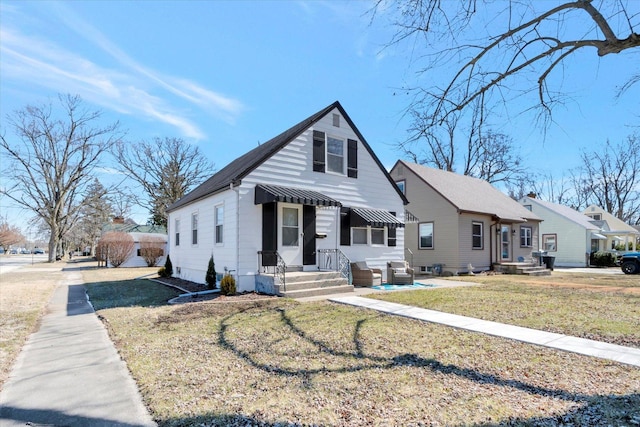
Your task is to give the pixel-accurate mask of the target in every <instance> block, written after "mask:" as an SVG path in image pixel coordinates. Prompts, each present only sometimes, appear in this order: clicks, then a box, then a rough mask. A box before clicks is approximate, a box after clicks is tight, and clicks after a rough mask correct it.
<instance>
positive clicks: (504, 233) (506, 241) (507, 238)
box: [500, 225, 511, 261]
mask: <svg viewBox="0 0 640 427" xmlns="http://www.w3.org/2000/svg"><path fill="white" fill-rule="evenodd" d="M500 240H501V246H500V259H501V260H502V261H509V260H510V259H511V227H510V226H508V225H503V226H502V227H501V228H500Z"/></svg>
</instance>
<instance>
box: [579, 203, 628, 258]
mask: <svg viewBox="0 0 640 427" xmlns="http://www.w3.org/2000/svg"><path fill="white" fill-rule="evenodd" d="M583 213H584V214H585V215H587V216H588V217H590V218H591V219H593V220H595V221H603V223H602V228H603V231H602V233H601V234H602V235H604V237H605V238H606V240H605V244H604V250H613V249H615V248H616V247H623V248H624V249H622V250H623V251H633V252H635V251H636V249H637V248H638V247H639V246H638V239H640V232H638V230H636V228H635V227H633V226H632V225H629V224H627V223H626V222H624V221H622V220H621V219H619V218H616V217H615V216H613V215H611V214H610V213H609V212H607V211H605V210H604V209H603V208H601V207H600V206H596V205H591V206H588V207H587V208H586V209H585V210H584V211H583Z"/></svg>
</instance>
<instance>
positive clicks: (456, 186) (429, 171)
mask: <svg viewBox="0 0 640 427" xmlns="http://www.w3.org/2000/svg"><path fill="white" fill-rule="evenodd" d="M399 164H401V165H403V166H404V167H405V168H406V169H409V170H411V171H412V172H413V173H414V174H415V175H416V176H417V177H418V178H419V179H420V180H421V181H423V182H424V183H425V184H426V185H428V186H430V187H431V188H433V190H434V191H436V192H437V193H438V194H440V195H441V196H442V197H443V198H444V199H445V200H447V201H448V202H449V203H451V204H452V205H453V206H454V207H455V208H457V209H458V211H460V212H467V213H479V214H485V215H492V216H494V217H497V218H499V219H503V220H508V221H519V222H520V221H528V220H532V221H542V219H541V218H540V217H539V216H537V215H536V214H534V213H533V212H531V211H529V210H528V209H526V208H525V207H524V206H522V205H521V204H520V203H518V202H516V201H515V200H513V199H512V198H511V197H509V196H507V195H506V194H504V193H503V192H501V191H499V190H497V189H496V188H494V187H493V186H492V185H491V184H489V183H488V182H487V181H484V180H482V179H478V178H472V177H470V176H466V175H459V174H457V173H453V172H447V171H444V170H441V169H435V168H429V167H426V166H422V165H419V164H416V163H408V162H405V161H403V160H398V162H397V163H396V164H395V166H394V167H393V169H395V168H396V167H397V166H398V165H399Z"/></svg>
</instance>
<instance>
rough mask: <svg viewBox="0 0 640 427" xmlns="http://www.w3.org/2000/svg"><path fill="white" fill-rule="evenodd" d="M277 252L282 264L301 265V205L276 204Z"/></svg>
mask: <svg viewBox="0 0 640 427" xmlns="http://www.w3.org/2000/svg"><path fill="white" fill-rule="evenodd" d="M278 209H279V212H278V214H279V215H278V231H279V234H280V236H279V239H278V252H279V253H280V256H282V259H284V262H285V263H286V264H287V265H288V266H290V265H302V241H303V233H302V205H294V204H289V203H279V204H278Z"/></svg>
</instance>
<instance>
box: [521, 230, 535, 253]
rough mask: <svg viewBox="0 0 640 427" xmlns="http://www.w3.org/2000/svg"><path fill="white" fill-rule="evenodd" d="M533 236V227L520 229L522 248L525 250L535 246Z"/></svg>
mask: <svg viewBox="0 0 640 427" xmlns="http://www.w3.org/2000/svg"><path fill="white" fill-rule="evenodd" d="M532 236H533V231H532V229H531V227H520V246H521V247H523V248H530V247H531V246H533V241H532Z"/></svg>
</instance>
